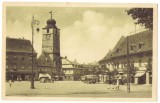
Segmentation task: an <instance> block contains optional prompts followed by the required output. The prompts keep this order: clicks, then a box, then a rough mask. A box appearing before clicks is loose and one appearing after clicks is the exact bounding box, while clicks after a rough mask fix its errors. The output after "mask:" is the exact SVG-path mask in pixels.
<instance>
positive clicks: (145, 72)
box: [99, 30, 153, 84]
mask: <svg viewBox="0 0 160 103" xmlns="http://www.w3.org/2000/svg"><path fill="white" fill-rule="evenodd" d="M152 36H153V31H151V30H147V31H143V32H140V33H137V34H133V35H131V36H128V37H121V39H120V40H119V41H118V43H117V44H116V46H115V47H114V48H113V50H110V51H109V52H108V53H107V55H106V56H105V57H104V58H103V59H102V60H100V61H99V63H100V65H101V66H102V65H103V66H106V67H107V68H109V69H110V70H114V69H116V70H117V71H118V72H119V74H122V75H125V76H126V73H127V70H129V72H130V82H132V83H135V84H151V83H152V50H153V49H152V42H153V41H152V38H153V37H152ZM127 39H128V42H127ZM127 44H128V50H129V55H128V57H129V64H130V65H129V68H127Z"/></svg>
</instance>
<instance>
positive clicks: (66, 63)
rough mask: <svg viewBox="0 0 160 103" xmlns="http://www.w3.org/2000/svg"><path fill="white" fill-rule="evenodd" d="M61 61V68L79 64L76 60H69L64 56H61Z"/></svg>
mask: <svg viewBox="0 0 160 103" xmlns="http://www.w3.org/2000/svg"><path fill="white" fill-rule="evenodd" d="M61 61H62V69H65V68H76V66H79V65H80V64H79V63H78V62H77V61H70V60H68V59H67V58H66V57H62V58H61Z"/></svg>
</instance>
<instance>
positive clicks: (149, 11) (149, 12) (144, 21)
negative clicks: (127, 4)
mask: <svg viewBox="0 0 160 103" xmlns="http://www.w3.org/2000/svg"><path fill="white" fill-rule="evenodd" d="M127 14H128V15H130V16H131V17H132V18H133V19H134V20H136V21H137V22H136V23H137V24H140V25H143V26H145V28H148V29H151V30H152V29H153V8H131V9H129V10H127Z"/></svg>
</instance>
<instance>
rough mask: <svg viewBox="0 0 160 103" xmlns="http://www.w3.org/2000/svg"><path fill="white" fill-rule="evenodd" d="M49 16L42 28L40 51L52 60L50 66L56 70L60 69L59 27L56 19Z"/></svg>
mask: <svg viewBox="0 0 160 103" xmlns="http://www.w3.org/2000/svg"><path fill="white" fill-rule="evenodd" d="M50 13H51V18H50V19H48V20H47V22H46V24H47V25H46V26H45V27H44V28H43V37H42V51H43V52H44V53H45V54H47V55H48V56H49V58H50V59H51V61H52V63H51V64H52V67H53V69H55V70H56V71H57V72H60V71H61V67H62V66H61V58H60V29H59V28H57V26H56V21H55V20H54V19H52V12H50Z"/></svg>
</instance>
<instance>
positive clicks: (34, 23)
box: [31, 15, 40, 89]
mask: <svg viewBox="0 0 160 103" xmlns="http://www.w3.org/2000/svg"><path fill="white" fill-rule="evenodd" d="M39 23H40V22H39V21H38V20H34V15H33V17H32V22H31V28H32V75H31V89H35V87H34V73H33V56H34V55H33V36H34V25H39ZM37 31H39V28H37Z"/></svg>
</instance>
